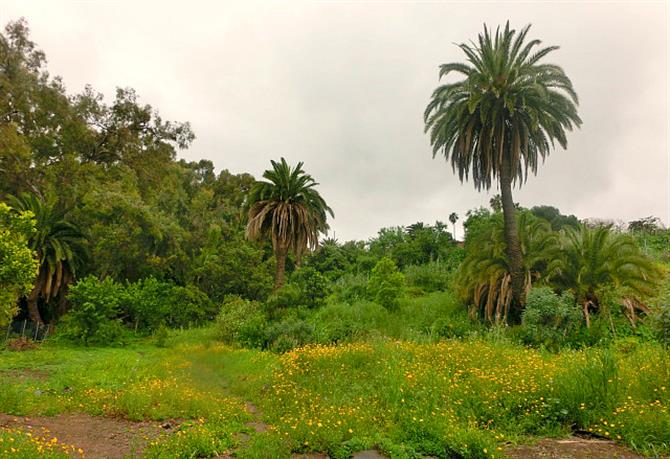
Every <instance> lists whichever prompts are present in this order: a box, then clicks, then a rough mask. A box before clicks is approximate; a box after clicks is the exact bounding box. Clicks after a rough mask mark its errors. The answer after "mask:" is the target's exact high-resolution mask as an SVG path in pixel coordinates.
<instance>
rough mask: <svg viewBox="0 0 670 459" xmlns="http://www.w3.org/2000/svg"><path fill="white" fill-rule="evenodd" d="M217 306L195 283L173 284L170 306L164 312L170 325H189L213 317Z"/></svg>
mask: <svg viewBox="0 0 670 459" xmlns="http://www.w3.org/2000/svg"><path fill="white" fill-rule="evenodd" d="M216 313H217V308H216V306H215V305H214V303H213V302H212V300H210V299H209V297H208V296H207V294H206V293H205V292H203V291H202V290H200V289H199V288H198V287H196V286H195V285H186V286H185V287H182V286H179V285H177V286H174V287H172V292H171V308H170V310H169V311H168V312H167V314H166V322H167V325H168V326H170V327H186V326H188V327H191V326H195V325H201V324H203V323H204V322H206V321H207V320H210V319H214V317H215V316H216Z"/></svg>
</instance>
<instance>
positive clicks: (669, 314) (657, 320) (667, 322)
mask: <svg viewBox="0 0 670 459" xmlns="http://www.w3.org/2000/svg"><path fill="white" fill-rule="evenodd" d="M652 320H653V322H652V323H653V328H654V331H655V333H656V337H657V338H658V341H659V342H661V343H663V344H664V345H665V346H668V347H670V295H664V296H663V297H662V298H661V299H660V300H659V302H658V305H657V307H656V310H655V311H654V315H653V316H652Z"/></svg>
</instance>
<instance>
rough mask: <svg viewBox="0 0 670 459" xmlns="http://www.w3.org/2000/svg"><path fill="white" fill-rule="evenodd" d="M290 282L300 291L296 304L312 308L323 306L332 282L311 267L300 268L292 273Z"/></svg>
mask: <svg viewBox="0 0 670 459" xmlns="http://www.w3.org/2000/svg"><path fill="white" fill-rule="evenodd" d="M290 282H291V283H292V284H293V285H295V286H296V287H297V290H298V292H299V296H298V301H297V303H296V304H295V306H304V307H307V308H310V309H313V308H316V307H319V306H322V305H323V304H324V302H325V300H326V297H327V296H328V295H329V294H330V283H329V282H328V279H326V278H325V277H324V276H323V275H321V273H319V272H318V271H317V270H316V269H314V268H310V267H303V268H299V269H297V270H296V271H294V272H293V274H291V280H290Z"/></svg>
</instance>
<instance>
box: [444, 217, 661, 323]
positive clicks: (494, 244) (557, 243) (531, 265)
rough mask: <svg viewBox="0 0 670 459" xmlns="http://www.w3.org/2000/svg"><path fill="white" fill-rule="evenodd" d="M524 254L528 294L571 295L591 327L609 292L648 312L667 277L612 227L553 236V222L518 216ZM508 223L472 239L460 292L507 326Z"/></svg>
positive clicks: (474, 310)
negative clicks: (535, 290) (647, 301)
mask: <svg viewBox="0 0 670 459" xmlns="http://www.w3.org/2000/svg"><path fill="white" fill-rule="evenodd" d="M517 224H518V228H519V242H520V244H519V245H520V247H521V252H522V254H523V265H522V273H523V292H524V295H525V294H527V293H528V292H529V291H530V289H531V288H532V287H533V286H539V285H549V286H551V287H553V288H554V289H556V290H558V291H569V292H571V293H572V294H573V295H574V297H575V300H576V301H577V303H578V304H579V306H581V308H582V310H583V314H584V319H585V321H586V325H587V327H588V326H589V325H590V316H591V313H592V312H597V311H599V310H600V309H601V306H602V304H603V301H602V300H603V299H602V294H603V293H604V292H605V289H610V291H613V293H615V294H617V295H619V296H620V297H619V298H618V299H619V300H620V301H621V303H622V305H629V307H630V308H631V313H632V314H634V313H635V309H643V308H644V304H643V303H642V302H641V301H640V300H641V298H644V297H646V296H649V295H653V293H654V288H655V287H656V286H657V285H658V282H659V281H660V279H661V276H662V271H661V270H660V269H659V268H658V267H657V266H656V265H655V264H654V263H653V262H652V261H651V260H650V259H649V258H648V257H646V256H645V255H644V254H643V253H642V252H641V251H640V249H639V248H638V246H637V245H636V244H635V242H634V241H633V239H632V238H631V237H630V235H628V234H625V233H621V232H617V231H615V230H614V229H613V228H612V227H611V226H596V227H589V226H586V225H581V226H580V227H579V228H572V227H566V228H564V229H563V230H561V231H560V232H555V231H552V229H551V226H550V224H549V222H547V221H545V220H544V219H541V218H538V217H535V216H533V215H532V214H531V213H530V212H528V211H525V212H522V213H520V214H519V216H518V221H517ZM503 227H504V222H503V219H502V216H501V215H500V214H496V215H495V216H494V219H493V221H492V227H487V228H484V229H483V230H481V231H479V232H477V233H476V234H474V235H472V237H471V238H470V239H469V241H468V244H469V246H468V254H467V256H466V258H465V260H464V261H463V264H462V265H461V267H460V269H459V272H458V275H457V278H456V282H455V285H456V288H457V291H458V293H459V294H460V296H461V297H462V298H463V299H464V300H466V301H468V302H469V303H470V305H471V308H470V312H471V315H473V316H476V315H479V316H481V317H482V318H484V319H485V320H487V321H489V322H492V323H502V322H506V321H507V320H508V319H511V317H510V311H511V307H512V305H513V295H512V292H511V279H510V277H511V276H510V264H509V258H508V257H507V254H506V251H505V249H506V241H505V233H504V228H503Z"/></svg>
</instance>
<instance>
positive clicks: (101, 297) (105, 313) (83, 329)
mask: <svg viewBox="0 0 670 459" xmlns="http://www.w3.org/2000/svg"><path fill="white" fill-rule="evenodd" d="M122 295H123V286H122V285H120V284H118V283H116V282H114V280H113V279H111V278H109V277H108V278H106V279H105V280H103V281H101V280H99V279H97V278H95V277H93V276H89V277H86V278H85V279H82V280H80V281H79V282H77V283H76V284H75V285H73V286H72V287H70V291H69V294H68V300H69V301H70V307H71V308H70V311H69V312H68V313H67V314H66V315H65V316H64V317H63V319H62V321H61V324H60V326H59V334H60V335H61V337H63V338H65V339H67V340H70V341H73V342H76V343H79V344H84V345H87V346H88V345H100V344H119V343H121V342H122V338H123V337H124V334H125V330H124V328H123V326H122V325H121V320H120V319H119V318H118V314H119V300H120V298H121V297H122Z"/></svg>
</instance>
